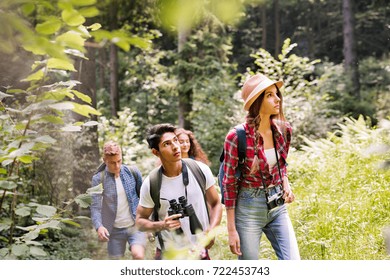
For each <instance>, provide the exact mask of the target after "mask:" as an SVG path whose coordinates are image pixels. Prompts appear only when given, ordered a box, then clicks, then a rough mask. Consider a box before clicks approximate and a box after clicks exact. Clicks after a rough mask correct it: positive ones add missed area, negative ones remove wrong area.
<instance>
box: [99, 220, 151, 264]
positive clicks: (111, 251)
mask: <svg viewBox="0 0 390 280" xmlns="http://www.w3.org/2000/svg"><path fill="white" fill-rule="evenodd" d="M109 239H110V240H109V241H108V244H107V249H108V255H109V257H110V258H112V259H116V258H121V257H123V256H124V254H125V251H126V243H129V249H130V248H131V246H132V245H135V244H138V245H142V246H144V247H145V246H146V235H145V233H144V232H141V231H138V230H136V228H135V227H134V226H133V227H130V228H113V229H112V232H111V233H110V237H109Z"/></svg>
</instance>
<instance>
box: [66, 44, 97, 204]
mask: <svg viewBox="0 0 390 280" xmlns="http://www.w3.org/2000/svg"><path fill="white" fill-rule="evenodd" d="M87 52H88V53H87V57H88V60H85V59H78V60H77V61H76V69H77V74H76V75H78V77H77V80H79V81H80V82H81V84H79V85H78V86H77V88H76V89H77V90H78V91H80V92H82V93H84V94H86V95H88V96H89V97H91V99H92V104H91V106H93V107H94V108H96V102H97V101H96V77H95V73H96V64H95V49H93V48H90V47H88V48H87ZM80 103H81V104H83V101H80ZM73 118H74V121H86V120H87V119H86V118H85V117H83V116H81V115H79V114H76V113H74V114H73ZM92 119H93V120H96V119H97V117H96V116H94V117H92ZM72 148H73V166H72V168H73V175H72V181H73V193H74V195H75V196H76V195H78V194H81V193H84V192H85V191H86V190H87V189H88V188H89V187H91V185H90V182H91V178H92V175H93V173H94V172H95V170H96V167H97V166H98V165H99V158H100V156H99V145H98V135H97V126H88V127H85V128H83V130H82V132H80V133H75V135H74V138H73V146H72ZM60 158H61V155H59V159H60ZM74 210H78V209H77V207H74Z"/></svg>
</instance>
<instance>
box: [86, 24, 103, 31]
mask: <svg viewBox="0 0 390 280" xmlns="http://www.w3.org/2000/svg"><path fill="white" fill-rule="evenodd" d="M101 27H102V25H101V24H100V23H94V24H92V25H90V26H88V27H87V28H88V29H91V31H96V30H99V29H100V28H101Z"/></svg>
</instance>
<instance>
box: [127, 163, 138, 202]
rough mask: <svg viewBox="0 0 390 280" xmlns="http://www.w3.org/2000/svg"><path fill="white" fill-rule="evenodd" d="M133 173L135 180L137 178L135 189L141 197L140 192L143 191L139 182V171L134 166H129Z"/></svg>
mask: <svg viewBox="0 0 390 280" xmlns="http://www.w3.org/2000/svg"><path fill="white" fill-rule="evenodd" d="M128 168H129V170H130V172H131V175H133V177H134V180H135V190H136V192H137V196H138V197H139V193H140V191H141V185H140V184H139V183H138V173H137V172H136V171H135V169H134V167H132V166H128Z"/></svg>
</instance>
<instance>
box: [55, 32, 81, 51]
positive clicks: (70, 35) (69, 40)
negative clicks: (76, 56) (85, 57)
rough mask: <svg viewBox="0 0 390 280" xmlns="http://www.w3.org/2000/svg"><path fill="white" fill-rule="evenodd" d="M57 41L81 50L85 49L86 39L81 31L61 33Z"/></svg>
mask: <svg viewBox="0 0 390 280" xmlns="http://www.w3.org/2000/svg"><path fill="white" fill-rule="evenodd" d="M56 41H57V42H59V43H62V44H63V45H65V46H67V47H70V48H73V49H76V50H79V51H81V52H84V51H85V48H84V42H85V39H84V38H83V37H81V34H80V33H77V32H74V31H68V32H66V33H64V34H61V35H60V36H58V37H57V38H56Z"/></svg>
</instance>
